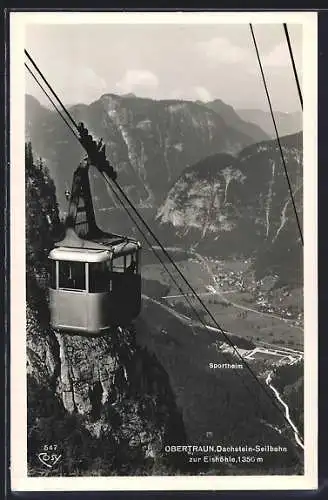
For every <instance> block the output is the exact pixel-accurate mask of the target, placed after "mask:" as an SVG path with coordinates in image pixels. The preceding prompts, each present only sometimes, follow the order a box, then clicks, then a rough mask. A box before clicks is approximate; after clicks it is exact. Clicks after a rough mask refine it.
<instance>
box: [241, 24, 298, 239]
mask: <svg viewBox="0 0 328 500" xmlns="http://www.w3.org/2000/svg"><path fill="white" fill-rule="evenodd" d="M249 26H250V30H251V34H252V39H253V43H254V47H255V51H256V56H257V60H258V63H259V67H260V72H261V76H262V80H263V85H264V89H265V93H266V96H267V100H268V104H269V108H270V113H271V117H272V122H273V126H274V129H275V133H276V137H277V143H278V147H279V150H280V155H281V161H282V164H283V167H284V171H285V176H286V180H287V184H288V189H289V194H290V198H291V201H292V204H293V209H294V213H295V218H296V223H297V226H298V230H299V234H300V239H301V243H302V246H303V245H304V241H303V233H302V228H301V223H300V220H299V217H298V213H297V209H296V205H295V200H294V195H293V190H292V186H291V183H290V179H289V175H288V170H287V165H286V161H285V157H284V153H283V150H282V146H281V142H280V137H279V133H278V129H277V124H276V119H275V117H274V112H273V109H272V104H271V99H270V94H269V91H268V87H267V83H266V79H265V75H264V71H263V67H262V62H261V57H260V54H259V50H258V47H257V43H256V38H255V34H254V30H253V26H252V23H250V24H249Z"/></svg>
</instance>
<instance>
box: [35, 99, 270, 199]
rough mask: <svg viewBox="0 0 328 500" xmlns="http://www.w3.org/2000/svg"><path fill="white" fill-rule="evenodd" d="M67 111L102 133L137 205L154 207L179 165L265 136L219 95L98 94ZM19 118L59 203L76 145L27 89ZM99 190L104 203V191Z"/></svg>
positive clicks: (78, 156) (234, 150) (74, 162)
mask: <svg viewBox="0 0 328 500" xmlns="http://www.w3.org/2000/svg"><path fill="white" fill-rule="evenodd" d="M70 113H71V114H72V116H73V117H74V119H75V120H76V121H83V122H84V123H85V124H86V126H87V127H88V128H89V131H90V132H91V133H92V134H93V135H95V136H96V137H98V138H100V137H102V138H103V141H104V143H105V144H106V147H107V155H108V157H109V159H110V161H111V162H112V164H113V165H114V167H115V168H116V169H117V171H118V173H119V179H120V182H121V184H122V185H124V186H125V189H126V190H127V191H128V192H129V194H130V196H131V197H132V198H133V199H134V201H135V202H137V203H139V204H140V205H144V206H155V207H158V204H159V203H160V202H162V201H163V199H164V198H165V196H166V193H167V191H168V188H169V187H170V185H171V184H172V183H173V182H174V181H175V180H176V179H177V178H178V177H179V175H180V174H181V173H182V171H183V170H184V168H186V167H188V166H190V165H193V164H194V163H196V162H198V161H199V160H201V159H203V158H205V157H206V156H209V155H212V154H215V153H220V152H224V153H230V154H236V153H238V152H239V151H241V149H243V148H244V147H245V146H248V145H250V144H252V143H254V142H258V141H259V140H263V139H266V138H268V137H267V135H266V134H265V133H264V132H263V131H262V130H260V128H259V127H257V126H256V125H253V124H250V123H246V122H244V121H243V120H242V119H240V118H239V116H238V115H237V114H236V113H235V112H234V111H233V109H232V108H230V107H229V106H227V105H224V103H222V101H213V103H207V104H206V105H205V104H204V103H199V102H191V101H181V100H171V101H168V100H165V101H155V100H151V99H141V98H137V97H134V96H133V95H132V96H131V95H129V96H117V95H114V94H106V95H103V96H102V97H100V99H98V100H97V101H95V102H93V103H92V104H90V105H83V104H81V105H75V106H72V107H71V108H70ZM26 117H27V120H26V137H27V139H29V140H31V142H32V144H33V149H34V151H36V153H37V154H38V155H39V156H41V157H42V158H44V159H45V161H46V163H47V165H48V166H49V168H50V170H51V173H52V176H53V178H54V181H55V184H56V186H57V189H58V192H57V196H58V198H59V203H61V202H64V201H65V200H64V198H63V194H64V191H65V189H66V188H67V187H68V186H70V183H71V178H72V173H73V170H74V169H75V168H76V167H77V164H78V162H79V161H80V159H81V155H82V151H81V147H80V145H79V144H78V142H77V141H76V140H75V139H74V137H73V135H72V134H71V133H70V132H69V131H68V129H67V127H66V125H65V123H64V122H63V121H62V120H61V118H60V117H59V115H58V114H57V113H56V112H54V111H51V110H49V109H47V108H45V107H43V106H41V105H40V103H39V102H38V101H37V100H36V99H35V98H33V97H31V96H29V95H28V96H26ZM97 195H98V193H97ZM99 196H100V197H101V198H102V200H101V202H102V208H106V206H108V201H107V199H108V196H107V194H106V197H105V193H103V196H101V195H99ZM106 203H107V205H106Z"/></svg>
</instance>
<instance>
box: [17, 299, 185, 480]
mask: <svg viewBox="0 0 328 500" xmlns="http://www.w3.org/2000/svg"><path fill="white" fill-rule="evenodd" d="M40 307H46V304H42V305H41V304H39V306H38V310H35V309H34V308H31V307H30V306H28V308H27V321H28V323H27V374H28V394H29V402H28V414H29V426H28V441H29V443H28V448H29V466H30V473H32V474H38V472H39V471H40V463H39V462H38V459H37V454H38V452H39V451H41V449H42V446H44V444H47V443H49V442H51V443H53V444H56V445H57V446H58V449H59V450H60V451H61V453H62V460H61V462H60V463H59V464H58V467H57V468H56V470H54V471H53V473H54V474H58V473H61V474H64V475H72V474H73V473H74V471H76V472H75V473H76V474H78V475H81V474H82V475H83V474H86V473H87V474H101V473H103V474H107V475H110V474H117V475H120V474H125V473H126V474H131V475H138V474H146V473H147V471H148V473H156V468H157V467H160V472H159V473H163V474H166V473H168V471H169V470H172V471H173V473H177V470H179V469H178V467H179V464H178V463H177V462H176V461H175V462H174V457H173V461H172V460H171V461H170V463H169V462H165V460H164V461H163V463H162V457H163V448H164V445H165V443H166V442H167V441H169V442H170V443H171V442H174V443H180V444H183V443H184V440H185V430H184V425H183V421H182V418H181V415H180V413H179V411H178V410H177V407H176V404H175V398H174V396H173V393H172V390H171V387H170V383H169V379H168V376H167V374H166V372H165V370H164V369H163V367H162V366H161V365H160V364H159V362H158V361H157V359H156V357H155V356H154V355H151V354H149V353H148V351H147V350H146V349H144V348H141V347H138V346H137V345H136V343H135V332H133V331H132V330H124V331H123V330H121V329H118V330H115V331H113V332H112V334H111V335H110V336H103V337H99V338H86V337H81V336H69V335H63V334H60V333H58V332H57V333H55V332H54V331H52V330H51V329H50V328H49V326H47V325H46V322H45V323H44V324H43V325H42V322H40V318H39V316H38V311H39V310H40ZM41 395H42V402H41V401H40V396H41ZM40 403H41V406H42V407H40ZM72 424H74V426H75V431H76V432H79V433H80V441H81V442H80V445H81V446H82V445H83V450H79V451H78V450H76V449H75V444H76V443H75V444H74V439H73V441H72V438H71V437H69V436H70V428H71V426H72ZM88 446H91V448H92V451H90V453H88V451H87V450H86V449H85V448H88ZM180 459H181V457H180ZM182 466H183V464H182ZM43 473H44V467H43Z"/></svg>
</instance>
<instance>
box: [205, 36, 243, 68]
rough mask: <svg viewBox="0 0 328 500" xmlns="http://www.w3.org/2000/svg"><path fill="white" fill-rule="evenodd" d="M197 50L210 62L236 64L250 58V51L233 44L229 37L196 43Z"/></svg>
mask: <svg viewBox="0 0 328 500" xmlns="http://www.w3.org/2000/svg"><path fill="white" fill-rule="evenodd" d="M196 49H197V51H198V52H199V53H200V54H201V55H202V56H203V57H206V59H207V60H208V61H209V62H212V63H215V62H217V63H225V64H236V63H241V62H246V61H249V60H250V52H249V50H247V49H244V48H243V47H238V46H237V45H233V44H232V43H231V42H230V41H229V40H228V39H227V38H221V37H216V38H211V39H210V40H206V41H203V42H198V44H197V45H196Z"/></svg>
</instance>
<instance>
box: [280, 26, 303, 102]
mask: <svg viewBox="0 0 328 500" xmlns="http://www.w3.org/2000/svg"><path fill="white" fill-rule="evenodd" d="M283 26H284V32H285V36H286V41H287V45H288V50H289V55H290V59H291V62H292V66H293V71H294V78H295V81H296V86H297V91H298V97H299V99H300V103H301V108H302V111H303V96H302V91H301V86H300V82H299V79H298V74H297V69H296V65H295V60H294V55H293V49H292V45H291V43H290V38H289V33H288V27H287V24H286V23H284V24H283Z"/></svg>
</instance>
